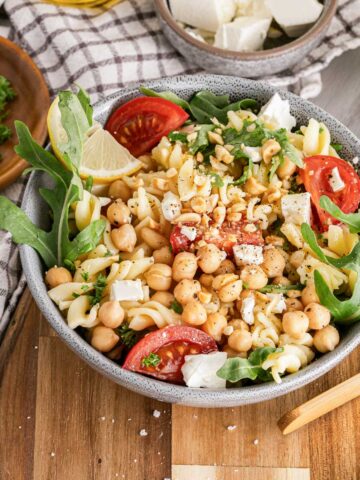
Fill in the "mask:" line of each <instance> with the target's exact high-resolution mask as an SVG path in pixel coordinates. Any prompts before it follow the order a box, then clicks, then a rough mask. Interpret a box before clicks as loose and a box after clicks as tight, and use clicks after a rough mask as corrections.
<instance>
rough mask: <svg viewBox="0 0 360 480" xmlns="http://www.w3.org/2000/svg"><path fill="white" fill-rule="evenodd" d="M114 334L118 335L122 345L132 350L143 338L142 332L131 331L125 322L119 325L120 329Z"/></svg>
mask: <svg viewBox="0 0 360 480" xmlns="http://www.w3.org/2000/svg"><path fill="white" fill-rule="evenodd" d="M116 333H117V334H118V335H119V337H120V338H121V341H122V343H123V344H124V345H125V346H126V347H127V348H132V347H133V346H134V345H135V343H137V342H138V341H139V340H140V338H141V337H142V336H143V332H137V331H136V330H133V329H132V328H130V327H129V324H128V323H126V322H125V323H123V324H121V325H120V327H118V328H116ZM145 333H146V332H145Z"/></svg>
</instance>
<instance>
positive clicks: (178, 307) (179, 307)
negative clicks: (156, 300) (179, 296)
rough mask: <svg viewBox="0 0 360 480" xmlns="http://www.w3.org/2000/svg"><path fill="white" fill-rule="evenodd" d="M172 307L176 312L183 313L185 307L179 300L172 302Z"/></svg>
mask: <svg viewBox="0 0 360 480" xmlns="http://www.w3.org/2000/svg"><path fill="white" fill-rule="evenodd" d="M170 308H171V310H174V312H176V313H180V314H181V313H182V312H183V307H182V305H181V304H180V303H179V302H178V301H177V300H174V301H173V302H172V303H171V305H170Z"/></svg>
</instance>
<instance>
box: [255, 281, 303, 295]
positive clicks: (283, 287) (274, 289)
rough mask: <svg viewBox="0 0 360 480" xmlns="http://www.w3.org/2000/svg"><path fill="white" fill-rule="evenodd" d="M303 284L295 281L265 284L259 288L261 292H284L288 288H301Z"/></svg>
mask: <svg viewBox="0 0 360 480" xmlns="http://www.w3.org/2000/svg"><path fill="white" fill-rule="evenodd" d="M303 289H304V285H302V284H301V283H297V284H295V285H266V286H265V287H263V288H259V292H261V293H286V292H288V291H289V290H303Z"/></svg>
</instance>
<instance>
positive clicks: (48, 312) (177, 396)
mask: <svg viewBox="0 0 360 480" xmlns="http://www.w3.org/2000/svg"><path fill="white" fill-rule="evenodd" d="M147 86H148V87H150V88H153V89H155V90H158V91H161V90H172V91H174V92H175V93H177V94H178V95H180V96H181V97H184V98H189V97H190V96H191V95H192V94H193V93H195V92H197V91H199V90H202V89H207V90H211V91H212V92H214V93H216V94H224V93H230V94H231V97H232V100H235V99H239V98H243V97H252V98H256V99H257V100H259V101H260V102H261V103H264V102H266V101H267V100H268V99H269V98H270V97H271V95H272V94H273V93H274V92H275V90H274V89H273V88H272V87H270V86H268V85H267V84H264V83H260V82H255V81H251V80H243V79H239V78H235V77H227V76H216V75H197V76H181V77H174V78H169V79H164V80H159V81H153V82H149V83H147ZM138 95H139V93H138V89H137V88H136V87H134V88H132V89H124V90H122V91H120V92H119V93H118V94H116V95H113V96H111V97H109V98H108V99H106V100H105V101H103V102H101V103H99V104H98V105H96V108H95V112H96V118H97V120H99V121H100V122H101V123H104V122H105V121H106V119H107V117H108V116H109V114H110V112H111V111H112V110H113V109H114V108H116V107H117V106H118V105H120V104H121V103H123V102H125V101H127V100H130V99H131V98H134V97H136V96H138ZM281 96H282V97H283V98H287V99H289V100H290V104H291V111H292V113H293V114H294V115H295V116H296V118H297V120H298V122H299V124H306V123H307V121H308V120H309V118H311V117H314V118H316V119H318V120H319V121H322V122H324V123H326V125H327V126H328V127H329V129H330V132H331V135H332V138H333V139H334V141H336V142H338V143H342V144H343V145H344V150H343V157H344V158H345V159H352V158H354V157H355V156H356V155H357V154H359V152H360V141H359V140H358V139H357V138H356V137H355V136H354V135H353V134H352V133H351V132H350V131H349V130H348V129H347V128H346V127H345V126H344V125H342V124H341V123H340V122H338V121H337V120H336V119H335V118H333V117H332V116H331V115H329V114H328V113H326V112H325V111H324V110H322V109H320V108H319V107H316V106H315V105H313V104H311V103H309V102H307V101H305V100H303V99H301V98H299V97H297V96H295V95H293V94H290V93H287V92H282V93H281ZM45 184H49V180H48V179H46V178H45V177H44V175H42V174H39V173H36V172H35V173H33V174H32V175H31V178H30V180H29V183H28V185H27V188H26V191H25V195H24V199H23V203H22V208H23V209H24V210H25V212H26V213H27V214H28V215H29V217H30V218H31V219H32V221H34V222H35V223H36V224H38V225H42V226H46V224H47V223H48V222H49V219H48V215H47V213H46V212H47V208H46V206H45V205H44V203H43V201H42V199H41V197H40V195H39V193H38V189H39V187H40V186H44V185H45ZM20 253H21V261H22V265H23V269H24V272H25V275H26V278H27V281H28V285H29V288H30V290H31V293H32V295H33V297H34V299H35V301H36V303H37V305H38V307H39V309H40V310H41V312H42V313H43V314H44V316H45V317H46V319H47V320H48V322H49V323H50V325H51V326H52V327H53V328H54V329H55V331H56V332H57V333H58V334H59V336H60V337H61V338H62V339H63V341H64V342H65V343H67V345H68V346H69V347H70V348H71V349H72V350H73V351H74V352H75V353H76V354H77V355H79V356H80V357H81V358H82V359H83V360H84V361H85V362H87V363H88V364H89V365H91V366H92V367H93V368H95V369H96V370H97V371H99V372H100V373H102V374H103V375H105V376H106V377H108V378H110V379H111V380H113V381H114V382H116V383H118V384H120V385H123V386H124V387H126V388H128V389H130V390H133V391H135V392H137V393H140V394H142V395H146V396H148V397H152V398H156V399H158V400H161V401H164V402H172V403H178V404H182V405H191V406H197V407H234V406H237V405H244V404H250V403H258V402H262V401H264V400H269V399H271V398H275V397H279V396H281V395H284V394H285V393H288V392H291V391H292V390H295V389H297V388H300V387H302V386H304V385H306V384H307V383H310V382H312V381H314V380H315V379H316V378H318V377H319V376H321V375H323V374H324V373H326V372H327V371H329V370H330V369H332V368H333V367H334V366H335V365H336V364H337V363H339V362H340V361H341V360H342V359H343V358H345V357H346V356H347V355H348V354H349V353H350V352H351V351H352V350H353V349H354V348H355V347H356V346H358V345H359V344H360V323H358V324H355V325H354V326H352V327H351V328H349V330H348V331H347V332H346V333H345V335H344V336H343V338H342V340H341V343H340V345H339V346H338V347H337V348H336V349H335V350H334V351H333V352H331V353H328V354H326V355H323V356H322V357H321V358H320V359H318V360H316V361H315V362H313V363H311V364H310V365H309V366H307V367H306V368H304V369H303V370H301V371H300V372H298V373H295V374H292V375H288V376H286V377H284V379H283V383H282V384H280V385H277V384H275V383H273V382H272V383H266V384H261V385H255V386H251V387H244V388H238V389H222V390H210V389H197V388H195V389H191V388H187V387H183V386H178V385H170V384H167V383H164V382H160V381H157V380H154V379H151V378H148V377H145V376H142V375H139V374H136V373H133V372H128V371H126V370H123V369H122V368H121V367H119V366H118V365H117V364H116V363H114V362H112V361H111V360H109V359H107V358H106V357H105V356H103V355H102V354H100V353H99V352H97V351H96V350H94V349H93V348H92V347H91V346H90V345H89V344H88V343H86V342H85V340H83V339H82V338H81V337H80V336H79V335H78V334H77V333H76V332H75V331H73V330H71V329H70V328H69V327H68V326H67V324H66V321H65V320H64V318H63V317H62V315H61V314H60V312H59V310H58V309H57V307H56V306H55V304H54V303H52V301H51V300H50V298H49V297H48V295H47V290H46V286H45V283H44V279H43V275H44V268H43V265H42V263H41V262H40V259H39V257H38V255H37V253H36V252H35V251H34V250H33V249H32V248H31V247H28V246H21V247H20Z"/></svg>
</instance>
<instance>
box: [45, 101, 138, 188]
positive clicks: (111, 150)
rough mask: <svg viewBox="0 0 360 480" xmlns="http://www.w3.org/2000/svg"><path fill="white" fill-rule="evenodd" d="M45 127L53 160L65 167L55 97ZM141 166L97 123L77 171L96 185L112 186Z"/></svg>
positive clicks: (63, 133)
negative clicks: (57, 160)
mask: <svg viewBox="0 0 360 480" xmlns="http://www.w3.org/2000/svg"><path fill="white" fill-rule="evenodd" d="M47 125H48V131H49V137H50V142H51V147H52V149H53V151H54V153H55V155H56V157H57V158H58V159H59V160H60V161H61V162H62V163H63V164H64V165H66V162H65V160H64V156H63V147H64V145H66V143H67V141H68V137H67V133H66V131H65V129H64V127H63V126H62V123H61V112H60V109H59V99H58V97H57V98H55V100H54V101H53V103H52V104H51V106H50V109H49V113H48V117H47ZM142 166H143V164H142V162H140V160H137V159H136V158H135V157H134V156H133V155H131V153H130V152H129V150H127V149H126V148H125V147H123V146H122V145H120V144H119V143H118V142H117V141H116V140H115V139H114V137H113V136H112V135H111V134H110V133H109V132H107V131H106V130H104V129H103V128H102V127H101V126H100V125H99V124H96V125H94V126H92V127H91V128H90V129H89V131H88V132H87V134H86V138H85V139H84V147H83V155H82V160H81V163H80V168H79V173H80V176H81V177H82V178H87V177H90V176H92V177H93V179H94V182H95V183H102V184H104V183H111V182H113V181H114V180H116V179H118V178H120V177H122V176H124V175H132V174H133V173H135V172H136V171H137V170H139V169H140V168H141V167H142Z"/></svg>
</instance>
